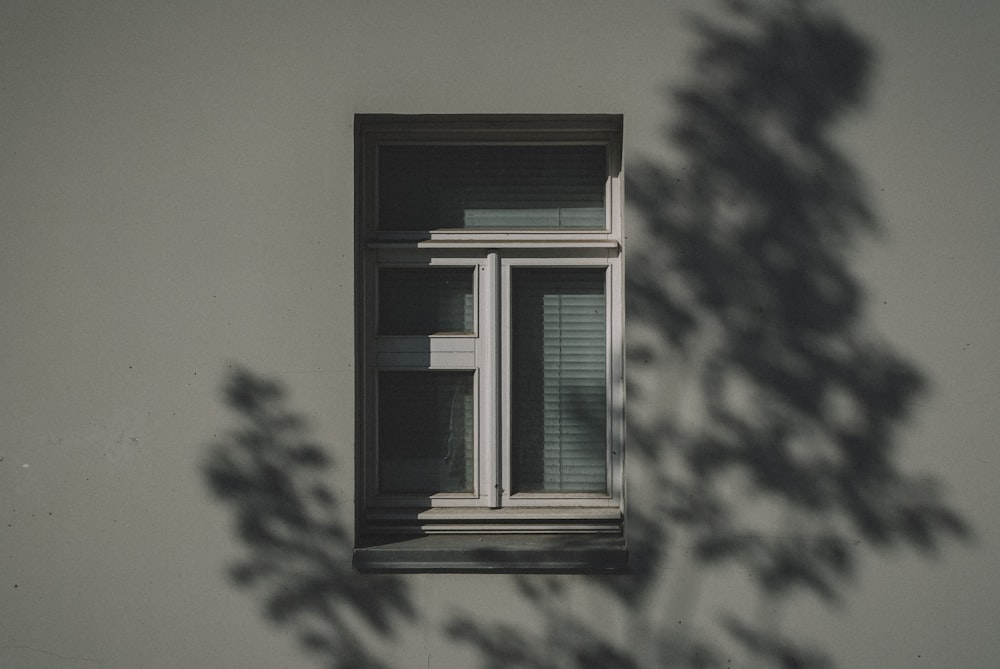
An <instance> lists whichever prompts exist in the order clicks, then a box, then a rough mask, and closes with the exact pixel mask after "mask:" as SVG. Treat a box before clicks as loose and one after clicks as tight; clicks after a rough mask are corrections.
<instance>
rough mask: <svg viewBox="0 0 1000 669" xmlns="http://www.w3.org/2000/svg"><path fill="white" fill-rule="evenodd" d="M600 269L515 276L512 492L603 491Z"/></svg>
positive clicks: (603, 358) (603, 352) (603, 377)
mask: <svg viewBox="0 0 1000 669" xmlns="http://www.w3.org/2000/svg"><path fill="white" fill-rule="evenodd" d="M604 286H605V270H603V269H591V268H559V269H549V268H545V269H540V268H539V269H536V268H516V269H515V270H514V271H513V274H512V288H511V300H512V319H513V322H512V324H511V325H512V331H513V334H512V342H511V349H512V350H511V366H512V370H511V375H512V378H511V381H512V383H511V387H512V391H511V392H512V407H511V419H512V421H511V422H512V425H511V460H512V462H511V477H512V486H513V492H514V493H523V492H563V493H565V492H598V493H603V492H606V491H607V415H606V411H607V409H606V407H607V402H606V398H607V371H606V370H607V364H606V344H605V338H606V323H607V321H606V306H605V305H606V300H605V290H604Z"/></svg>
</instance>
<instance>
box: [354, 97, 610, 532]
mask: <svg viewBox="0 0 1000 669" xmlns="http://www.w3.org/2000/svg"><path fill="white" fill-rule="evenodd" d="M356 120H357V122H358V128H357V131H356V133H357V142H356V151H357V154H356V160H357V164H358V166H357V169H358V184H357V185H358V188H357V198H358V202H357V218H358V221H357V236H358V244H357V254H356V259H357V263H358V277H359V290H358V306H357V308H358V315H359V316H358V319H357V323H358V327H357V337H358V362H359V373H358V390H359V413H358V416H359V417H358V432H359V438H358V477H357V481H358V485H359V488H360V494H359V495H358V507H359V509H358V510H359V513H358V523H359V529H360V531H361V532H364V533H379V532H382V533H400V532H404V533H405V532H417V533H424V534H426V533H437V532H441V533H473V534H481V533H504V532H517V533H532V532H539V533H552V532H556V533H559V532H571V533H590V532H604V533H619V534H620V533H621V529H622V522H623V509H624V501H623V498H624V471H623V469H624V429H625V426H624V387H625V384H624V343H623V332H622V330H623V326H624V304H623V300H624V285H623V269H622V218H621V209H622V177H621V135H622V131H621V117H620V116H606V115H600V116H562V115H560V116H521V115H517V116H492V115H491V116H415V117H411V116H390V115H364V116H359V117H356ZM390 144H416V145H433V144H472V145H482V144H500V145H515V144H527V145H537V144H567V145H581V144H586V145H600V146H603V147H604V148H605V151H606V156H607V159H606V164H607V166H608V174H607V179H606V183H605V226H604V228H603V229H572V230H563V229H546V230H495V229H490V230H482V229H476V230H469V229H448V230H431V231H428V232H411V231H388V230H380V229H379V228H378V211H377V201H378V198H377V189H378V179H377V175H378V167H377V166H378V151H379V147H380V146H384V145H390ZM415 266H416V267H449V268H451V267H469V268H472V269H473V270H474V280H473V304H474V307H473V314H474V317H473V331H474V332H473V333H472V334H446V335H429V336H417V337H411V336H379V335H378V334H377V332H378V330H377V325H378V324H377V314H378V311H379V309H378V306H379V305H378V273H379V270H380V269H381V268H388V267H415ZM530 267H535V268H543V267H578V268H600V269H603V270H605V307H606V328H607V329H606V337H605V342H606V358H605V360H606V397H607V402H606V412H607V415H606V418H607V420H606V429H607V436H606V439H607V445H608V446H607V467H606V472H607V489H606V493H555V492H536V493H526V492H523V493H514V494H512V493H511V489H512V486H511V471H510V467H509V465H508V463H510V462H511V458H510V454H511V433H512V430H511V402H510V401H509V398H510V397H511V369H510V360H511V331H510V325H511V322H512V321H511V300H510V296H511V275H512V272H514V271H516V270H517V269H518V268H530ZM387 370H392V371H395V370H399V371H405V370H467V371H471V372H473V373H474V375H475V376H474V379H475V383H474V389H475V390H474V399H473V405H474V407H475V410H474V412H475V415H474V420H473V423H474V432H475V437H474V448H473V452H474V456H473V459H474V463H473V467H474V469H473V481H474V490H473V491H472V492H471V493H465V492H462V493H456V492H448V493H435V494H429V495H412V494H409V495H403V494H395V495H393V494H384V493H381V492H380V490H379V485H378V469H379V468H378V458H379V443H378V425H379V415H378V412H379V407H378V401H377V383H378V375H379V373H380V372H382V371H387Z"/></svg>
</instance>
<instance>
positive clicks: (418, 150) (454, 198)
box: [378, 145, 608, 231]
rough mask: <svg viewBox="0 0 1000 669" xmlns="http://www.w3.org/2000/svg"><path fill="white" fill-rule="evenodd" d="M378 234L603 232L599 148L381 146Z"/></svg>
mask: <svg viewBox="0 0 1000 669" xmlns="http://www.w3.org/2000/svg"><path fill="white" fill-rule="evenodd" d="M378 170H379V183H378V220H379V229H381V230H417V231H427V230H435V229H442V228H479V229H494V230H508V229H515V230H516V229H604V227H605V217H604V185H605V181H606V179H607V174H608V172H607V158H606V154H605V148H604V147H603V146H599V145H598V146H553V145H537V146H511V145H507V146H496V145H484V146H472V145H422V146H421V145H383V146H380V147H379V168H378Z"/></svg>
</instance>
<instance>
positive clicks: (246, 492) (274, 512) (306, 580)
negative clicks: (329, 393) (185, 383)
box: [202, 368, 415, 669]
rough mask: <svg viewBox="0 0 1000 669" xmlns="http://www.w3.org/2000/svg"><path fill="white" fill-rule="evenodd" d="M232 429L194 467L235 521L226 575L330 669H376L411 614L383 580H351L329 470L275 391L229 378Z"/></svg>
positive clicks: (401, 590) (392, 583)
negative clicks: (234, 546) (239, 545)
mask: <svg viewBox="0 0 1000 669" xmlns="http://www.w3.org/2000/svg"><path fill="white" fill-rule="evenodd" d="M224 395H225V399H226V404H227V405H228V406H229V408H230V409H231V410H232V411H233V412H234V413H235V414H236V415H237V416H238V418H239V427H237V428H236V429H234V430H232V431H231V432H229V433H228V434H227V435H226V437H225V438H224V439H222V440H220V441H217V442H216V443H214V444H211V445H210V447H209V452H208V457H207V458H206V459H205V461H204V463H203V465H202V467H203V470H204V474H205V477H206V479H207V481H208V484H209V486H210V488H211V489H212V492H213V493H214V494H215V495H216V497H217V498H218V499H219V500H220V501H222V502H223V503H225V504H227V505H229V506H230V507H231V509H232V511H233V513H234V514H235V521H236V531H237V533H238V535H239V537H240V539H241V540H242V541H243V543H244V544H245V546H246V550H247V553H246V555H245V557H244V558H243V559H242V560H240V561H239V562H237V563H235V564H233V565H232V566H231V567H230V569H229V576H230V578H231V580H232V582H233V584H234V585H236V586H238V587H240V588H245V589H248V590H251V591H254V592H256V594H257V595H258V596H259V597H260V598H261V600H262V602H263V605H264V612H265V615H266V616H267V618H268V619H270V620H271V621H272V622H274V623H275V624H277V625H280V626H283V627H286V628H289V629H291V630H292V631H293V632H294V633H295V634H296V636H297V637H298V638H299V640H300V641H301V642H302V644H303V645H304V646H305V648H306V649H308V650H309V651H311V652H312V653H313V654H315V655H316V656H317V658H318V659H319V660H320V661H321V662H322V664H323V666H326V667H330V668H331V669H359V668H366V669H367V668H371V669H382V668H383V667H386V665H385V664H384V663H383V662H382V661H381V660H380V658H379V656H378V654H377V652H376V649H377V648H378V647H379V645H380V643H382V642H385V641H387V640H389V639H391V638H392V637H393V634H394V632H395V631H396V630H397V629H398V627H399V625H400V624H402V623H406V622H412V621H413V620H414V618H415V612H414V609H413V606H412V603H411V600H410V597H409V595H408V592H407V590H406V588H405V585H404V584H403V582H402V581H401V580H400V579H398V578H396V577H393V576H374V577H366V578H365V579H359V578H358V577H357V574H356V573H355V572H354V569H353V567H352V566H351V551H352V550H353V543H354V537H353V536H352V535H351V533H350V532H349V531H348V529H347V528H348V527H349V526H348V525H347V523H346V522H345V515H349V514H350V508H351V506H350V500H347V507H346V508H347V511H346V513H345V512H344V511H343V510H342V509H341V504H342V503H344V500H342V499H340V498H338V497H337V496H336V494H335V493H334V492H333V491H332V490H331V489H330V487H329V484H330V480H329V479H330V473H331V469H332V466H333V462H332V460H331V459H330V456H329V455H328V453H327V451H326V449H324V448H323V447H322V446H321V445H319V444H317V443H316V442H315V441H313V439H312V438H311V435H310V433H309V429H308V425H307V423H306V420H305V418H304V417H303V416H301V415H299V414H296V413H294V412H293V411H291V410H290V409H288V408H287V406H286V398H285V390H284V389H283V388H282V386H281V385H280V384H279V383H278V382H276V381H274V380H272V379H266V378H262V377H259V376H257V375H255V374H253V373H252V372H250V371H248V370H246V369H243V368H238V369H236V370H234V371H232V372H231V373H230V375H229V378H228V379H227V381H226V384H225V388H224Z"/></svg>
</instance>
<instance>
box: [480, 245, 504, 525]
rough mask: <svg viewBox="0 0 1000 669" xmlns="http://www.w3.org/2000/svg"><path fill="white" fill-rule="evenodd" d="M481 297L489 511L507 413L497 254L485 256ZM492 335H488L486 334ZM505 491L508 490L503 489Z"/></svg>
mask: <svg viewBox="0 0 1000 669" xmlns="http://www.w3.org/2000/svg"><path fill="white" fill-rule="evenodd" d="M480 279H481V280H480V285H481V295H482V298H481V299H480V305H481V306H480V309H479V312H480V313H479V321H480V323H481V324H482V329H481V330H480V333H479V349H480V352H479V356H480V361H481V362H480V365H479V374H480V377H481V379H482V381H481V391H480V392H481V399H480V405H479V420H480V425H481V427H480V431H479V434H480V447H479V481H480V490H482V491H483V492H484V493H485V497H486V503H487V505H488V506H489V507H490V508H494V509H496V508H499V507H500V506H501V493H502V490H501V485H503V484H502V483H501V475H500V472H501V463H500V458H501V452H500V451H501V449H500V448H499V446H498V445H499V443H500V432H501V426H500V423H501V415H502V413H503V411H504V409H503V405H504V402H502V401H501V398H502V397H505V396H506V395H505V393H506V392H507V390H506V389H500V384H501V377H502V376H503V375H501V374H500V372H499V366H500V364H501V360H502V359H503V356H502V355H501V352H500V342H499V341H498V340H497V337H495V336H493V335H492V333H494V332H496V330H497V328H498V327H500V326H501V325H500V323H498V321H500V322H501V323H502V322H504V319H503V318H502V317H501V316H500V313H499V310H500V299H501V297H500V293H501V290H500V260H499V257H498V254H497V252H496V251H492V252H490V253H488V254H487V255H486V262H485V263H484V264H483V265H482V266H480ZM487 333H489V334H487ZM504 487H506V486H504Z"/></svg>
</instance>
